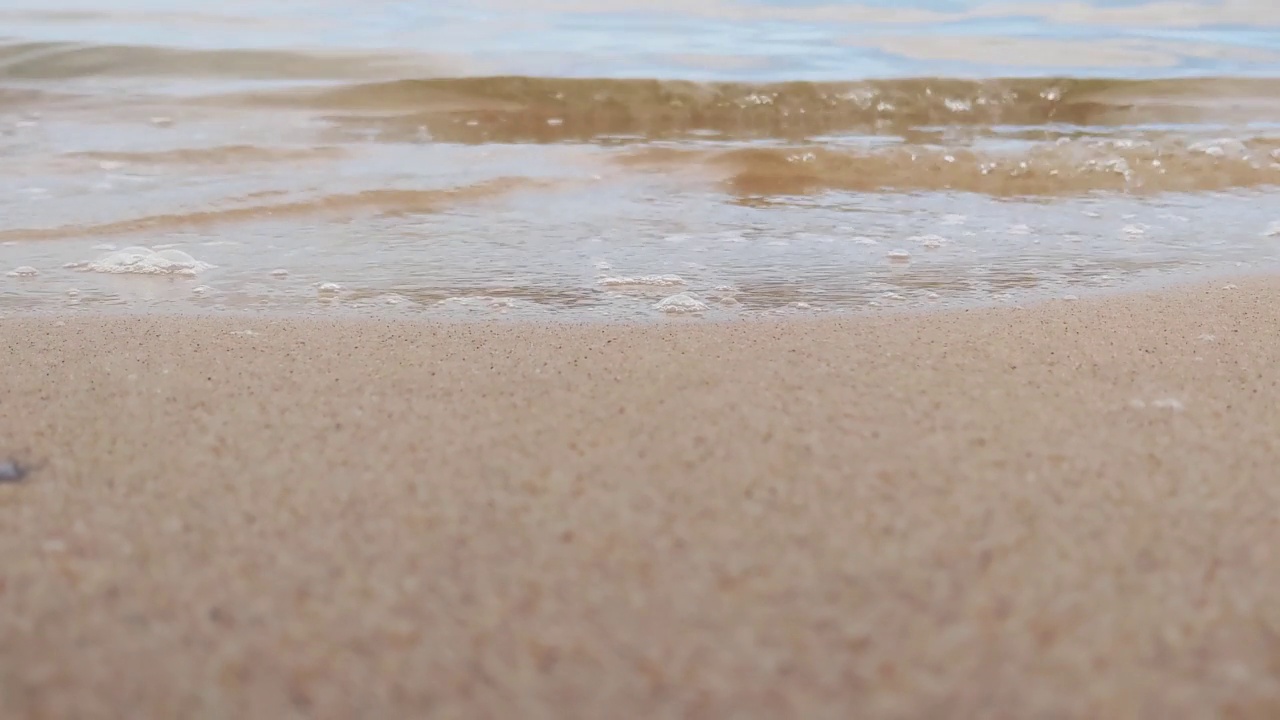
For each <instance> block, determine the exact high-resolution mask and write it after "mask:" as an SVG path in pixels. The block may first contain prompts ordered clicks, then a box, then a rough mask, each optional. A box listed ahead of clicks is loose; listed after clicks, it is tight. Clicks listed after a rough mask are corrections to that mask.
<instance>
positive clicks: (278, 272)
mask: <svg viewBox="0 0 1280 720" xmlns="http://www.w3.org/2000/svg"><path fill="white" fill-rule="evenodd" d="M288 276H289V271H288V270H285V269H284V268H276V269H275V270H272V271H271V277H278V278H282V277H288Z"/></svg>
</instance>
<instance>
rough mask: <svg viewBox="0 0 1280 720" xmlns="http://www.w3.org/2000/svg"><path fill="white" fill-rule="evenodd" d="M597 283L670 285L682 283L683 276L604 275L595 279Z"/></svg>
mask: <svg viewBox="0 0 1280 720" xmlns="http://www.w3.org/2000/svg"><path fill="white" fill-rule="evenodd" d="M596 284H597V285H601V286H603V287H626V286H629V285H630V286H635V285H641V286H648V287H671V286H673V285H684V284H685V282H684V278H681V277H680V276H679V275H642V276H640V277H606V278H600V279H599V280H597V281H596Z"/></svg>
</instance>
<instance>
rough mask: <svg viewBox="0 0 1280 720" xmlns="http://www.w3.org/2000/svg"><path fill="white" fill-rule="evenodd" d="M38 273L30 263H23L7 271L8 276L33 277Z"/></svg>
mask: <svg viewBox="0 0 1280 720" xmlns="http://www.w3.org/2000/svg"><path fill="white" fill-rule="evenodd" d="M39 274H40V271H39V270H37V269H35V268H33V267H31V266H30V265H23V266H22V267H16V268H14V269H13V270H10V271H9V273H8V275H9V277H35V276H37V275H39Z"/></svg>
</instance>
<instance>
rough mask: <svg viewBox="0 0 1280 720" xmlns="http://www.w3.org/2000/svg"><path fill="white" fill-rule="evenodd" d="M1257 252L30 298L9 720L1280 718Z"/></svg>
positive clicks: (6, 346) (1, 513)
mask: <svg viewBox="0 0 1280 720" xmlns="http://www.w3.org/2000/svg"><path fill="white" fill-rule="evenodd" d="M1236 277H1237V278H1238V279H1235V280H1231V281H1230V282H1231V284H1232V285H1234V286H1235V287H1234V289H1231V290H1226V289H1224V288H1223V287H1222V284H1223V283H1226V282H1227V280H1225V279H1224V280H1221V281H1219V280H1214V281H1212V286H1210V284H1205V283H1196V284H1193V285H1189V286H1182V287H1178V288H1167V289H1158V290H1152V291H1141V292H1137V293H1124V294H1121V295H1117V296H1110V297H1106V298H1089V297H1084V298H1082V299H1080V300H1078V301H1075V302H1052V301H1046V302H1043V303H1035V304H1028V305H1026V306H1024V307H1022V308H1019V309H1014V308H1008V307H1006V308H1000V307H995V308H980V309H970V310H937V311H934V310H925V311H922V312H918V313H917V312H900V313H892V312H880V311H877V312H873V313H869V314H866V315H841V316H835V315H831V316H825V317H821V316H820V317H812V318H809V317H804V318H781V319H767V320H765V319H743V320H730V321H712V320H696V321H694V322H652V323H651V322H647V321H645V322H641V323H636V324H617V323H600V324H595V323H566V324H558V323H539V322H536V321H517V322H511V323H508V322H503V321H491V320H487V321H467V320H464V321H458V322H449V321H443V322H442V321H437V320H434V319H431V320H417V319H405V320H398V319H397V320H392V319H383V318H377V319H358V318H339V317H332V318H325V317H294V318H293V319H279V318H254V317H244V316H228V317H222V316H202V317H197V318H192V317H190V316H185V315H182V316H164V315H154V314H145V313H142V314H129V315H126V316H99V315H94V314H87V315H80V314H75V315H62V316H60V320H59V321H60V322H63V323H65V324H63V325H54V324H52V323H49V322H47V320H48V318H47V317H44V318H39V319H36V318H23V317H8V318H3V319H0V341H2V342H0V357H2V359H3V363H4V367H5V368H6V370H5V374H4V376H3V380H2V381H0V408H4V412H3V413H0V462H3V461H4V460H6V459H7V455H8V454H9V453H15V454H18V455H23V456H25V457H20V459H22V460H24V461H27V462H31V463H33V464H35V465H36V466H37V467H36V468H35V470H34V471H33V472H32V473H31V475H30V477H28V478H27V479H26V480H25V481H24V482H22V483H9V484H0V552H3V555H4V557H5V558H6V563H5V566H4V568H3V569H2V570H0V605H2V606H3V607H4V608H5V612H4V613H0V647H3V648H6V650H5V651H4V652H0V715H5V716H13V717H30V716H49V717H68V716H74V717H82V718H93V717H117V716H120V714H121V713H123V712H125V708H128V711H129V712H131V713H137V714H141V715H143V716H149V717H213V716H234V717H244V718H275V717H290V716H311V717H324V718H328V717H333V718H337V717H350V716H352V715H354V714H366V715H374V716H380V717H383V716H386V717H390V716H407V715H421V714H423V713H425V712H428V711H430V712H434V713H439V714H441V715H448V716H452V715H463V716H469V717H477V716H483V717H512V716H515V715H520V716H523V717H544V716H545V717H602V716H608V715H617V714H622V715H631V716H653V717H726V716H733V717H779V716H790V715H795V716H797V717H835V716H848V713H849V711H850V710H851V709H856V710H857V711H858V712H859V714H860V716H863V717H885V718H888V717H903V716H932V715H937V714H939V713H944V712H946V713H951V714H958V715H965V714H969V713H981V712H984V711H987V712H989V711H990V708H992V707H996V706H998V707H1000V708H1002V709H1007V710H1006V711H1007V712H1008V713H1010V714H1012V715H1017V716H1021V717H1031V716H1040V717H1043V716H1055V717H1099V716H1111V717H1116V716H1124V717H1153V718H1154V717H1160V718H1165V717H1204V716H1210V715H1213V716H1218V715H1221V714H1226V715H1228V716H1233V717H1270V716H1271V715H1272V714H1273V713H1274V712H1275V711H1276V709H1277V708H1280V675H1277V673H1276V668H1277V667H1280V613H1278V612H1277V610H1276V608H1280V563H1277V562H1275V559H1276V551H1275V550H1274V549H1273V548H1275V547H1277V546H1278V541H1280V527H1278V526H1277V524H1276V522H1275V519H1274V518H1275V513H1274V512H1272V511H1271V508H1273V507H1274V503H1275V502H1278V501H1280V490H1277V489H1276V485H1275V483H1274V475H1275V471H1274V468H1275V467H1277V466H1280V436H1277V434H1276V429H1277V428H1280V384H1278V379H1277V378H1278V377H1280V372H1278V371H1277V370H1275V368H1277V367H1280V336H1277V334H1276V332H1275V329H1276V328H1277V327H1280V279H1277V278H1275V277H1274V276H1267V277H1245V276H1239V275H1237V276H1236ZM246 330H248V331H252V334H248V333H245V332H244V331H246Z"/></svg>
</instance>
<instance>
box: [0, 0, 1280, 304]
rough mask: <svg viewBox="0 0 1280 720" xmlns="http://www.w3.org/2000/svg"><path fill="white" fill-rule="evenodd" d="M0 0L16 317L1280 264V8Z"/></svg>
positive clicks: (543, 298)
mask: <svg viewBox="0 0 1280 720" xmlns="http://www.w3.org/2000/svg"><path fill="white" fill-rule="evenodd" d="M601 5H602V4H601V3H586V2H580V1H576V0H522V1H521V2H515V0H485V1H482V2H475V1H471V2H465V3H464V2H438V3H401V2H374V3H362V4H356V3H353V2H350V1H349V0H347V1H345V2H337V1H334V0H330V1H327V2H318V3H317V2H311V3H306V4H303V3H285V2H279V3H248V2H235V3H227V4H223V5H220V6H218V9H217V10H216V11H215V10H201V11H199V12H193V11H188V10H185V9H183V8H184V6H183V5H180V4H178V3H174V2H168V3H165V2H138V1H136V0H131V1H128V2H124V3H120V2H113V3H106V2H56V3H55V4H53V5H35V4H34V3H30V2H27V1H26V0H23V1H20V2H6V3H2V4H0V28H3V29H2V30H0V37H2V39H0V312H10V313H11V312H25V311H30V310H54V309H56V310H74V309H85V310H102V309H126V310H129V309H159V310H166V311H186V310H200V309H204V310H208V309H221V310H226V311H243V310H255V311H283V312H305V313H321V314H330V313H341V312H345V311H354V312H360V313H369V312H378V313H391V314H408V315H424V316H431V317H454V316H458V317H489V316H512V317H539V318H545V317H558V318H634V317H654V316H663V315H665V314H689V313H693V314H698V315H701V316H706V317H737V316H743V315H752V314H760V313H766V314H769V313H796V314H808V313H819V312H827V311H839V310H851V309H852V310H858V309H874V308H880V307H912V306H916V305H937V306H954V305H960V304H971V303H988V302H1016V301H1021V300H1022V299H1027V298H1034V297H1071V296H1076V295H1081V294H1084V293H1088V292H1091V291H1093V290H1095V289H1103V290H1106V289H1114V288H1123V287H1128V286H1131V285H1134V284H1141V283H1150V282H1162V281H1167V280H1170V279H1178V278H1183V277H1192V276H1196V275H1204V274H1212V273H1221V272H1238V271H1240V270H1241V269H1245V270H1249V271H1253V270H1266V269H1269V268H1271V267H1273V266H1275V265H1276V263H1277V261H1278V260H1280V222H1278V221H1280V203H1278V202H1277V198H1276V194H1277V193H1276V185H1277V183H1280V124H1278V123H1280V92H1278V91H1280V9H1277V8H1276V7H1275V5H1274V3H1272V2H1269V1H1266V2H1264V1H1263V0H1227V1H1226V2H1210V1H1208V0H1204V1H1202V2H1190V3H1182V4H1178V5H1177V6H1174V5H1170V4H1168V3H1159V2H1149V3H1142V2H1133V1H1132V0H1129V1H1125V2H1100V1H1099V2H1093V3H1078V2H1077V3H1055V2H1039V3H1035V2H1023V3H1017V4H1001V3H991V2H983V3H979V2H969V1H965V0H951V1H941V0H936V1H934V2H911V3H889V2H877V3H863V4H855V3H830V4H825V5H824V4H821V3H814V2H785V1H780V0H772V1H762V0H756V1H751V2H748V1H746V0H683V1H682V2H679V3H676V2H666V1H664V0H655V1H649V2H643V3H641V2H619V3H609V4H607V5H608V7H607V8H602V7H600V6H601Z"/></svg>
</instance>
